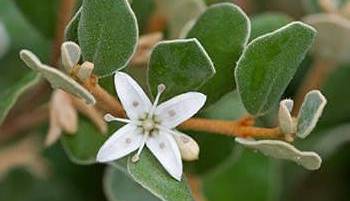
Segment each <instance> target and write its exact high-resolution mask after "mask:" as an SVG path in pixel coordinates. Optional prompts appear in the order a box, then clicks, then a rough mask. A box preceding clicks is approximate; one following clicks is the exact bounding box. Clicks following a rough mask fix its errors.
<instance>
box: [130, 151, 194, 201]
mask: <svg viewBox="0 0 350 201" xmlns="http://www.w3.org/2000/svg"><path fill="white" fill-rule="evenodd" d="M127 167H128V171H129V173H130V175H131V177H132V178H134V179H135V181H137V182H138V183H139V184H141V186H143V187H144V188H146V189H148V190H149V191H150V192H151V193H153V194H154V195H155V196H157V197H159V198H160V199H161V200H165V201H179V200H181V201H194V200H193V198H192V195H191V191H190V189H189V187H188V185H187V182H186V178H184V177H183V178H182V181H181V182H179V181H177V180H175V179H174V178H172V177H170V176H169V174H168V173H166V172H165V170H164V169H163V167H162V166H161V165H160V163H159V162H158V161H157V159H156V158H154V157H153V155H152V154H151V152H150V151H149V150H148V149H145V150H143V151H142V153H141V156H140V160H139V161H138V162H137V163H133V162H131V160H130V159H129V160H128V165H127Z"/></svg>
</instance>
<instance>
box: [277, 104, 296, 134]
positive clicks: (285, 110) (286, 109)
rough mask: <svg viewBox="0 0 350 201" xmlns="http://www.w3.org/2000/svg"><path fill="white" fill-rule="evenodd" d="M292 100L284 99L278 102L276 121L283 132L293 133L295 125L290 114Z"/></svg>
mask: <svg viewBox="0 0 350 201" xmlns="http://www.w3.org/2000/svg"><path fill="white" fill-rule="evenodd" d="M293 104H294V102H293V100H291V99H285V100H282V101H281V102H280V108H279V111H278V122H279V126H280V128H281V130H282V132H283V133H285V134H289V133H295V130H296V125H295V123H294V121H293V118H292V116H291V114H290V113H291V112H292V109H293Z"/></svg>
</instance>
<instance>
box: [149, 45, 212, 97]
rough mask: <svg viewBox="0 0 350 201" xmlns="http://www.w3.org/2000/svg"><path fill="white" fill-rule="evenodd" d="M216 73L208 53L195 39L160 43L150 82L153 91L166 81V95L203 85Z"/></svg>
mask: <svg viewBox="0 0 350 201" xmlns="http://www.w3.org/2000/svg"><path fill="white" fill-rule="evenodd" d="M214 73H215V69H214V66H213V63H212V61H211V60H210V58H209V56H208V55H207V53H206V52H205V50H204V49H203V47H202V45H201V44H200V43H199V42H198V41H197V40H196V39H186V40H173V41H164V42H160V43H158V44H157V45H156V46H155V47H154V49H153V52H152V55H151V58H150V61H149V71H148V82H149V86H150V89H151V92H152V94H153V95H156V94H157V86H158V85H159V84H162V83H163V84H165V85H166V87H167V88H166V90H165V91H164V94H163V95H162V98H163V99H166V98H169V97H172V96H174V95H178V94H181V93H184V92H187V91H190V90H196V89H198V88H199V87H200V86H202V85H203V84H204V83H205V82H206V81H207V80H208V79H209V78H211V77H212V76H213V75H214Z"/></svg>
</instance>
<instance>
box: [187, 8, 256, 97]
mask: <svg viewBox="0 0 350 201" xmlns="http://www.w3.org/2000/svg"><path fill="white" fill-rule="evenodd" d="M249 34H250V22H249V19H248V17H247V16H246V14H245V13H244V12H243V11H242V10H241V9H240V8H239V7H237V6H235V5H233V4H232V3H221V4H216V5H213V6H211V7H209V8H208V9H207V10H206V11H205V12H204V13H203V14H202V15H201V16H200V17H199V19H198V20H197V21H196V23H195V24H194V26H193V27H192V28H191V30H190V31H189V32H188V34H187V36H186V37H187V38H197V39H198V40H199V42H200V43H201V44H202V45H203V47H204V49H205V50H206V51H207V52H208V55H209V56H210V58H211V59H212V61H213V63H214V66H215V70H216V74H215V76H214V77H213V78H211V79H210V80H209V81H208V82H207V83H206V84H205V85H204V86H203V87H201V91H202V92H203V93H204V94H206V95H207V96H208V100H207V103H213V102H215V101H217V100H218V99H219V98H220V97H222V96H223V95H225V94H226V93H227V92H229V91H232V90H233V89H234V87H235V83H234V68H235V66H236V62H237V60H238V58H239V56H240V55H241V53H242V50H243V48H244V46H245V45H246V44H247V42H248V38H249Z"/></svg>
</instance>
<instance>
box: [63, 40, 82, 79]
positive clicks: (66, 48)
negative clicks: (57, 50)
mask: <svg viewBox="0 0 350 201" xmlns="http://www.w3.org/2000/svg"><path fill="white" fill-rule="evenodd" d="M80 56H81V50H80V47H79V45H78V44H76V43H74V42H71V41H68V42H64V43H63V44H62V46H61V57H62V65H63V67H64V68H65V69H66V71H67V72H70V71H71V69H72V68H73V67H74V65H76V64H78V62H79V60H80Z"/></svg>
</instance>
